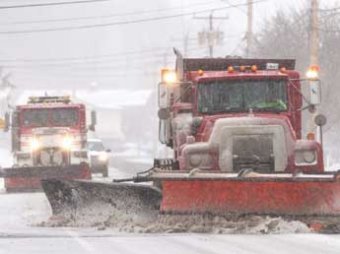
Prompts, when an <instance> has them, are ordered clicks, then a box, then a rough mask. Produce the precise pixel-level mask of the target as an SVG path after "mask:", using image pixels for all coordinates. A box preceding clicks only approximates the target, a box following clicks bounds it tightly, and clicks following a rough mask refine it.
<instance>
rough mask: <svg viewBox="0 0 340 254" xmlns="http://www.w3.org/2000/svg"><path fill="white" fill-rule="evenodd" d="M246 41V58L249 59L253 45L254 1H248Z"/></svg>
mask: <svg viewBox="0 0 340 254" xmlns="http://www.w3.org/2000/svg"><path fill="white" fill-rule="evenodd" d="M246 41H247V48H246V56H247V57H249V56H250V53H251V49H252V43H253V0H248V10H247V33H246Z"/></svg>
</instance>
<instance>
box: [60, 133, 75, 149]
mask: <svg viewBox="0 0 340 254" xmlns="http://www.w3.org/2000/svg"><path fill="white" fill-rule="evenodd" d="M73 143H74V138H73V137H71V136H67V135H66V136H64V137H63V140H62V148H63V149H64V150H67V151H68V150H71V149H72V147H73Z"/></svg>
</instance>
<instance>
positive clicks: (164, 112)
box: [158, 108, 170, 120]
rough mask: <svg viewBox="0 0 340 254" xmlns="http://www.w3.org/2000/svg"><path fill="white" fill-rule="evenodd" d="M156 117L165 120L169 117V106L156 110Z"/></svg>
mask: <svg viewBox="0 0 340 254" xmlns="http://www.w3.org/2000/svg"><path fill="white" fill-rule="evenodd" d="M158 118H159V119H161V120H167V119H169V118H170V109H169V108H160V109H159V110H158Z"/></svg>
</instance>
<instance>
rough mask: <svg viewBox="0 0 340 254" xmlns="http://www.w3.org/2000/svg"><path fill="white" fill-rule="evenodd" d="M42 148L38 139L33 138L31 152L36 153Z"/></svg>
mask: <svg viewBox="0 0 340 254" xmlns="http://www.w3.org/2000/svg"><path fill="white" fill-rule="evenodd" d="M40 147H41V143H40V141H39V140H38V139H37V138H32V139H31V140H30V148H31V151H36V150H38V149H39V148H40Z"/></svg>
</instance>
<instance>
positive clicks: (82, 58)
mask: <svg viewBox="0 0 340 254" xmlns="http://www.w3.org/2000/svg"><path fill="white" fill-rule="evenodd" d="M169 48H170V47H155V48H148V49H142V50H134V51H124V52H115V53H110V54H103V55H94V56H79V57H61V58H40V59H39V58H38V59H28V58H22V59H0V62H1V63H3V62H7V63H9V62H22V63H36V62H37V63H44V62H68V61H71V62H72V61H91V60H96V59H105V58H112V57H128V56H133V55H144V54H149V53H156V54H159V53H160V52H162V51H165V50H167V49H169Z"/></svg>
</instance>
